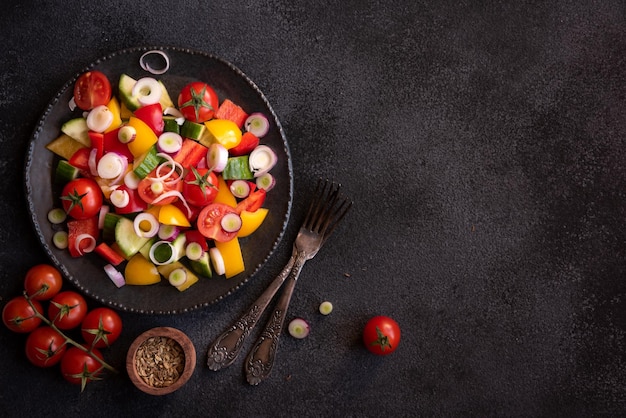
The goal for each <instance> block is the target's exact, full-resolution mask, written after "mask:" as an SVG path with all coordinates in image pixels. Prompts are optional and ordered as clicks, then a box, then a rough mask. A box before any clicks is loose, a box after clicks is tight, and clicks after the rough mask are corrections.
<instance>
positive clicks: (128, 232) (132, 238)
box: [115, 217, 149, 258]
mask: <svg viewBox="0 0 626 418" xmlns="http://www.w3.org/2000/svg"><path fill="white" fill-rule="evenodd" d="M148 240H149V238H145V237H140V236H139V235H137V234H136V233H135V227H134V225H133V221H131V220H130V219H128V218H124V217H120V219H119V220H118V221H117V223H116V224H115V242H116V243H117V245H118V246H119V247H120V250H121V251H122V253H123V254H124V256H125V257H127V258H130V257H132V256H133V255H135V254H136V253H137V252H138V251H139V249H140V248H141V247H143V246H144V245H145V244H146V243H147V242H148Z"/></svg>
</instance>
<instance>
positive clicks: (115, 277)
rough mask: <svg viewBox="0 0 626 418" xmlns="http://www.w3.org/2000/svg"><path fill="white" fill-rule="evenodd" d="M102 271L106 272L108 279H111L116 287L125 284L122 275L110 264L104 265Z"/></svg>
mask: <svg viewBox="0 0 626 418" xmlns="http://www.w3.org/2000/svg"><path fill="white" fill-rule="evenodd" d="M104 272H105V273H106V274H107V276H109V279H111V281H112V282H113V284H114V285H115V286H116V287H118V288H120V287H122V286H124V285H125V284H126V281H125V280H124V275H123V274H122V273H121V272H119V271H118V270H117V269H116V268H115V267H113V266H112V265H111V264H107V265H105V266H104Z"/></svg>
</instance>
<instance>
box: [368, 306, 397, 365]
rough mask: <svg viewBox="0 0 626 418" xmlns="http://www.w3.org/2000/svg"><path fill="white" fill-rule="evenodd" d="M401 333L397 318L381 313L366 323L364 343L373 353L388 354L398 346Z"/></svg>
mask: <svg viewBox="0 0 626 418" xmlns="http://www.w3.org/2000/svg"><path fill="white" fill-rule="evenodd" d="M400 334H401V332H400V326H399V325H398V323H397V322H396V321H395V320H393V319H392V318H389V317H388V316H383V315H379V316H375V317H373V318H371V319H370V320H369V321H368V322H367V324H365V328H364V329H363V343H364V344H365V347H366V348H367V349H368V350H369V351H370V352H371V353H373V354H376V355H379V356H386V355H389V354H391V353H393V352H394V351H396V349H397V348H398V344H399V343H400Z"/></svg>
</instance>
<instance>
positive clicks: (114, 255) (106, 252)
mask: <svg viewBox="0 0 626 418" xmlns="http://www.w3.org/2000/svg"><path fill="white" fill-rule="evenodd" d="M95 251H96V252H97V253H98V254H99V255H100V256H101V257H102V258H104V259H105V260H106V261H107V262H109V263H111V264H112V265H114V266H119V265H120V264H122V262H123V261H124V257H122V256H121V254H119V253H118V252H117V251H115V250H114V249H113V248H111V247H110V246H109V245H108V244H107V243H105V242H101V243H100V244H98V245H97V246H96V249H95Z"/></svg>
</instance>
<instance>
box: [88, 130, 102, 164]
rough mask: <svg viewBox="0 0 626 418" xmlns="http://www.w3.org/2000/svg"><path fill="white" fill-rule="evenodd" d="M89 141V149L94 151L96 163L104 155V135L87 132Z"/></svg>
mask: <svg viewBox="0 0 626 418" xmlns="http://www.w3.org/2000/svg"><path fill="white" fill-rule="evenodd" d="M89 139H91V149H95V150H96V162H98V161H100V158H102V156H103V155H104V134H101V133H99V132H92V131H89Z"/></svg>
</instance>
